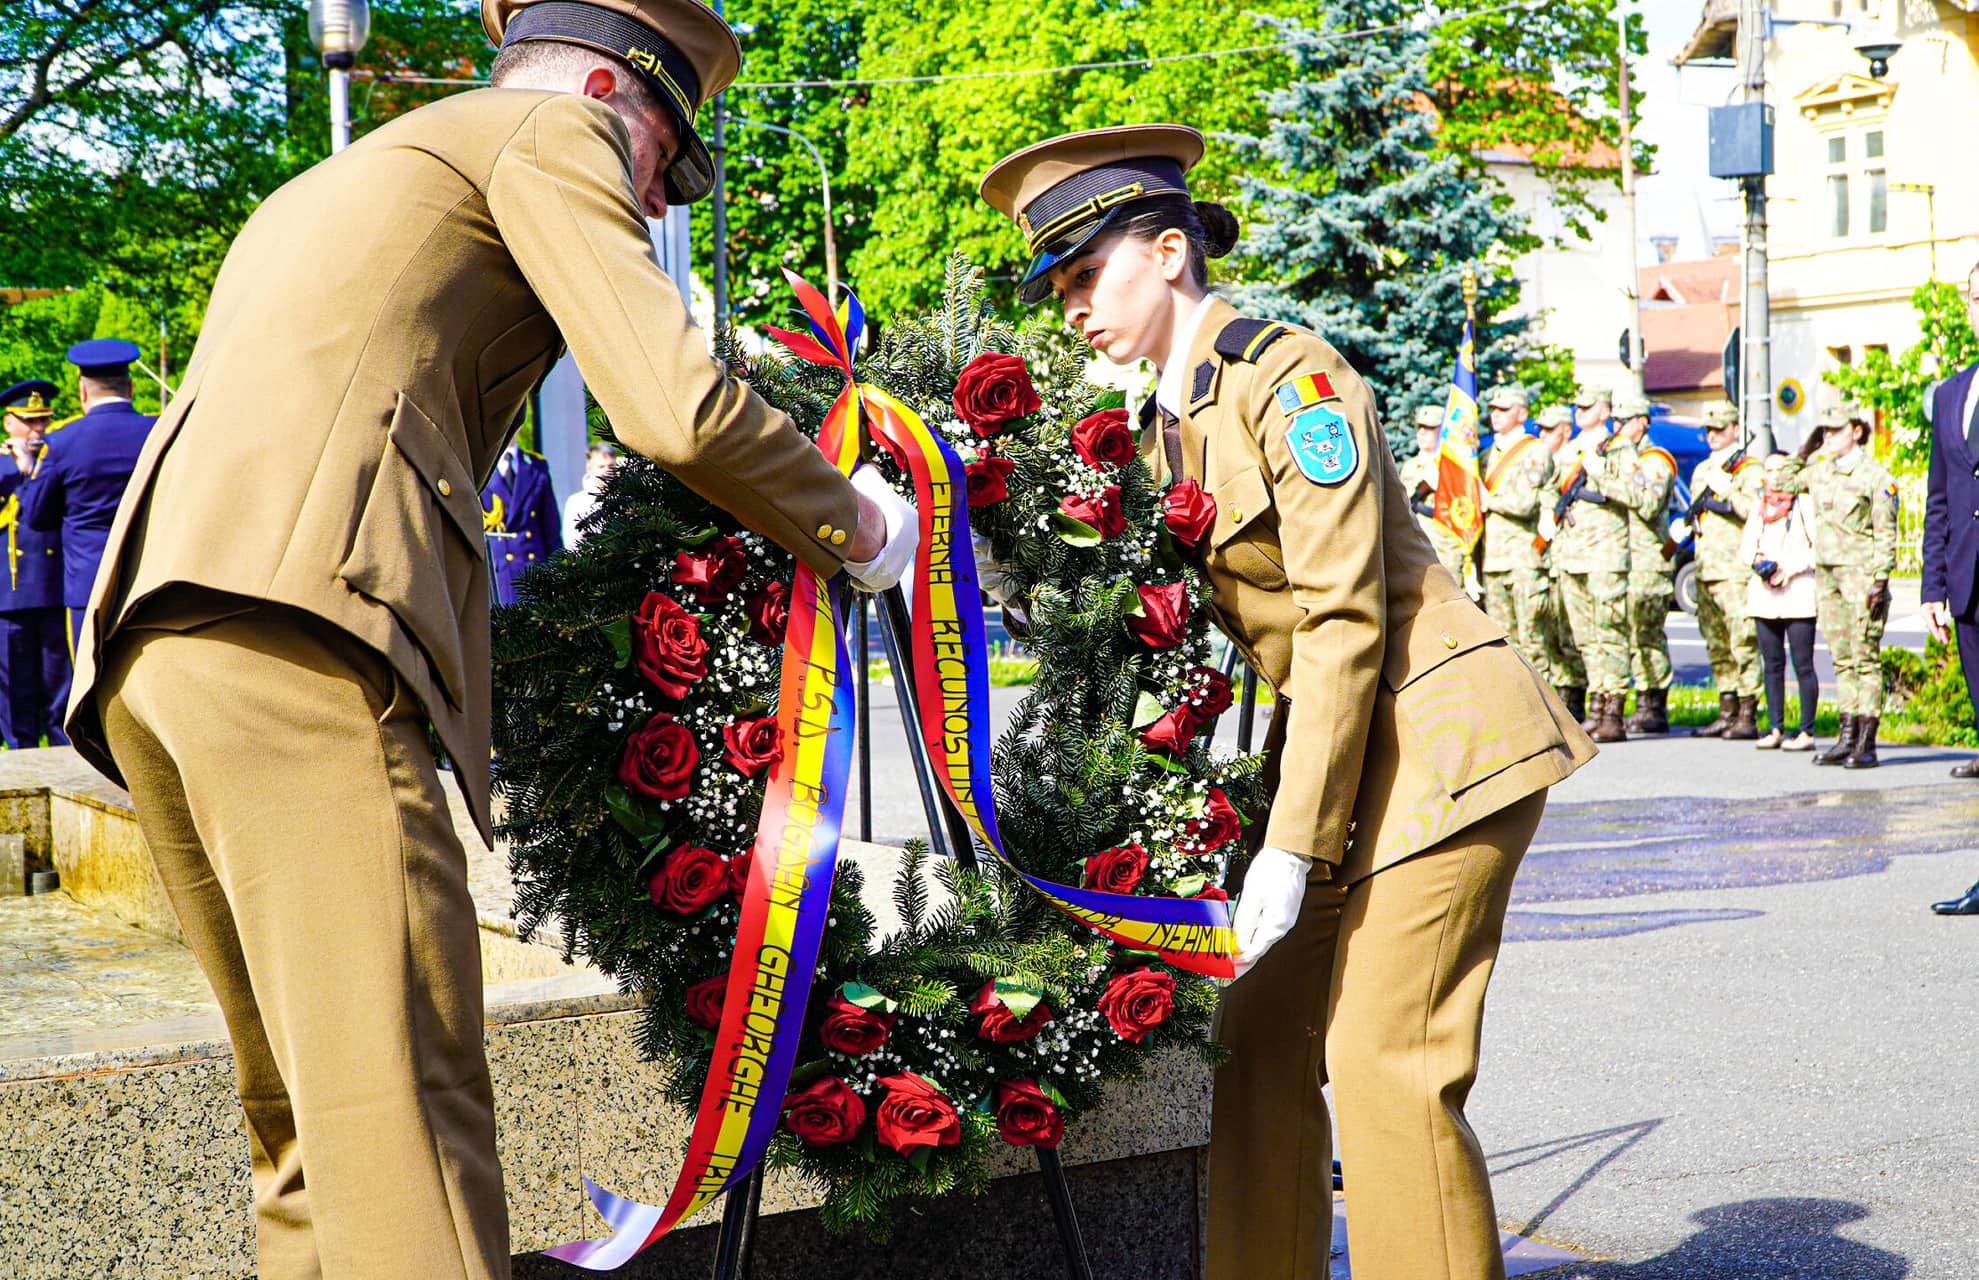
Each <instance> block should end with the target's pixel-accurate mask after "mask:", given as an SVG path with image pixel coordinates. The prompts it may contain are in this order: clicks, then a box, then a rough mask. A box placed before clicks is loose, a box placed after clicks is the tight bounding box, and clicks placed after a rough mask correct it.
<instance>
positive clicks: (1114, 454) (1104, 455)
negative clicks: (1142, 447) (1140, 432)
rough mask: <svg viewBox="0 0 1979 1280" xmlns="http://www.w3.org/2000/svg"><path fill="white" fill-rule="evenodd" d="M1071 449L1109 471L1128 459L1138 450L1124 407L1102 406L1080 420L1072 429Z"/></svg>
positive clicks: (1128, 460) (1094, 464)
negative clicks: (1108, 407) (1110, 407)
mask: <svg viewBox="0 0 1979 1280" xmlns="http://www.w3.org/2000/svg"><path fill="white" fill-rule="evenodd" d="M1072 452H1074V453H1076V454H1078V455H1079V456H1080V457H1081V458H1083V459H1084V460H1085V461H1086V462H1088V463H1090V464H1091V465H1093V466H1095V467H1101V468H1104V469H1106V470H1109V471H1110V470H1112V469H1113V468H1114V467H1117V466H1119V465H1121V464H1122V463H1125V462H1131V461H1133V459H1134V454H1135V453H1136V452H1137V450H1136V449H1135V447H1134V433H1133V432H1132V431H1130V430H1128V429H1127V411H1126V410H1125V409H1101V410H1100V411H1099V412H1098V413H1094V414H1088V415H1087V416H1086V417H1084V418H1081V419H1079V422H1078V425H1076V426H1074V427H1073V428H1072Z"/></svg>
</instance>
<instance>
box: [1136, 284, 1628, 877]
mask: <svg viewBox="0 0 1979 1280" xmlns="http://www.w3.org/2000/svg"><path fill="white" fill-rule="evenodd" d="M1267 329H1270V330H1276V331H1277V332H1275V333H1273V332H1267ZM1245 353H1248V354H1245ZM1183 385H1184V387H1185V389H1186V393H1187V406H1186V408H1185V410H1184V412H1183V413H1182V415H1181V440H1182V463H1183V471H1184V473H1185V474H1186V475H1187V476H1188V477H1189V478H1191V479H1194V480H1196V481H1197V482H1198V483H1199V484H1201V485H1202V486H1203V487H1204V489H1206V490H1207V491H1208V492H1209V493H1210V494H1211V495H1212V496H1213V497H1214V498H1215V500H1216V520H1215V523H1214V525H1213V526H1212V528H1211V531H1210V535H1209V539H1208V543H1207V548H1206V550H1205V553H1204V569H1205V571H1206V574H1207V576H1208V579H1209V582H1210V585H1211V587H1212V589H1213V591H1214V600H1213V604H1212V608H1213V609H1214V611H1215V616H1216V621H1217V624H1218V625H1219V626H1220V627H1221V628H1222V629H1223V630H1224V632H1225V633H1226V634H1228V635H1229V636H1230V637H1231V639H1232V640H1233V641H1234V642H1235V643H1236V644H1237V646H1238V648H1239V649H1240V650H1241V651H1242V652H1243V654H1244V656H1245V658H1246V659H1247V660H1248V661H1249V662H1250V663H1251V665H1252V666H1253V667H1254V668H1255V669H1256V670H1257V671H1258V673H1259V674H1260V675H1261V676H1263V678H1264V679H1265V680H1267V681H1269V682H1270V684H1271V685H1272V687H1273V688H1275V689H1276V690H1278V692H1279V693H1280V694H1281V695H1282V696H1283V697H1284V699H1286V701H1284V702H1281V704H1280V706H1279V710H1278V714H1277V715H1276V716H1275V717H1274V718H1273V721H1272V730H1271V737H1270V742H1271V744H1272V745H1273V746H1274V747H1275V748H1276V750H1275V759H1276V761H1277V773H1278V778H1277V782H1276V787H1275V791H1274V794H1273V799H1272V804H1271V813H1270V817H1269V818H1268V820H1267V822H1266V826H1265V831H1264V835H1263V843H1265V844H1267V845H1271V846H1274V847H1277V848H1281V849H1286V850H1289V851H1290V852H1292V853H1295V854H1300V855H1303V856H1306V857H1310V858H1315V859H1318V860H1321V861H1324V862H1327V863H1333V864H1338V865H1339V868H1340V869H1339V871H1337V872H1336V875H1337V876H1340V877H1344V878H1348V879H1351V878H1355V877H1358V876H1361V875H1365V874H1367V873H1369V872H1371V871H1376V870H1379V869H1380V868H1382V867H1385V866H1388V865H1389V864H1391V863H1394V862H1396V861H1399V860H1400V859H1402V858H1406V857H1408V856H1409V855H1410V854H1412V853H1416V852H1419V851H1421V850H1423V849H1426V848H1428V847H1429V846H1431V845H1433V844H1435V843H1436V842H1437V841H1439V840H1441V839H1443V838H1444V837H1445V836H1448V835H1450V834H1452V833H1454V832H1456V831H1458V830H1460V829H1462V828H1463V827H1465V826H1468V825H1469V824H1471V823H1472V822H1475V821H1476V820H1478V819H1479V818H1482V817H1484V816H1486V815H1488V814H1491V813H1494V812H1496V811H1498V810H1499V809H1502V808H1504V807H1505V806H1506V805H1508V804H1511V803H1512V802H1514V801H1516V800H1518V799H1520V798H1522V797H1524V796H1527V795H1530V794H1531V793H1532V792H1534V791H1537V790H1539V789H1541V788H1543V787H1547V786H1551V785H1552V784H1553V783H1556V782H1558V781H1560V780H1561V779H1562V778H1565V777H1566V776H1567V775H1569V774H1570V773H1572V772H1573V771H1574V770H1575V769H1576V768H1578V767H1579V766H1580V765H1581V764H1582V763H1584V762H1585V761H1587V760H1589V759H1591V758H1592V757H1593V755H1594V747H1593V744H1592V743H1591V742H1590V741H1589V740H1588V738H1587V735H1585V734H1584V733H1582V732H1581V731H1580V727H1579V726H1578V725H1577V724H1576V723H1575V722H1574V721H1573V719H1572V718H1571V717H1570V716H1569V715H1568V714H1567V711H1566V708H1565V707H1564V706H1563V705H1562V704H1561V702H1560V701H1559V699H1558V698H1556V697H1555V696H1554V695H1553V692H1552V690H1551V689H1549V688H1548V687H1547V684H1546V682H1545V680H1543V679H1542V678H1541V677H1540V676H1539V675H1537V674H1536V673H1535V672H1534V671H1533V669H1532V668H1531V667H1530V666H1529V665H1528V664H1527V663H1526V661H1525V659H1523V658H1522V657H1520V656H1519V654H1518V652H1517V650H1515V649H1513V648H1512V646H1511V645H1510V644H1509V643H1507V642H1506V639H1505V632H1504V629H1503V628H1501V627H1500V626H1499V625H1498V624H1497V623H1495V622H1493V621H1491V620H1490V619H1489V618H1488V617H1486V616H1485V615H1484V613H1483V612H1482V611H1481V610H1479V609H1478V607H1477V606H1476V605H1474V604H1472V603H1471V601H1470V599H1469V597H1467V596H1465V595H1464V593H1463V592H1462V591H1461V590H1460V589H1459V588H1458V586H1457V583H1456V581H1455V580H1454V579H1452V578H1451V576H1450V574H1449V573H1448V572H1447V571H1445V570H1444V568H1443V567H1442V566H1441V565H1440V564H1438V563H1437V560H1436V555H1435V552H1434V550H1433V549H1432V548H1431V547H1430V545H1429V541H1428V539H1426V538H1425V537H1424V536H1423V534H1422V531H1421V529H1420V528H1419V527H1418V526H1417V524H1416V521H1415V518H1414V513H1413V512H1411V511H1410V510H1409V505H1408V494H1407V493H1406V492H1405V491H1404V490H1403V488H1402V481H1401V477H1400V475H1399V474H1398V473H1397V471H1396V468H1395V463H1394V461H1393V459H1392V458H1391V457H1390V455H1389V453H1388V446H1387V442H1386V440H1385V438H1384V436H1383V434H1382V431H1381V427H1380V424H1379V422H1378V420H1377V417H1376V413H1375V407H1374V398H1373V396H1372V394H1371V393H1370V392H1369V390H1368V388H1367V386H1366V384H1365V383H1363V382H1362V381H1361V380H1360V378H1359V377H1358V376H1357V375H1356V374H1355V373H1354V371H1353V370H1352V369H1350V368H1349V367H1348V366H1347V363H1346V361H1344V360H1342V359H1341V358H1340V356H1339V353H1337V352H1336V351H1334V350H1333V348H1332V347H1330V346H1328V345H1327V344H1326V343H1325V342H1324V341H1322V340H1321V339H1320V338H1318V337H1317V336H1315V335H1314V334H1312V333H1309V332H1307V331H1305V330H1302V329H1297V328H1292V327H1289V326H1266V325H1264V324H1262V323H1260V322H1258V321H1248V320H1242V319H1240V318H1239V317H1238V315H1237V313H1236V312H1235V311H1234V310H1232V309H1231V307H1230V306H1229V305H1228V304H1227V303H1225V302H1223V301H1221V300H1217V301H1215V302H1213V303H1212V304H1211V305H1210V309H1209V310H1208V312H1207V313H1206V314H1205V316H1204V318H1203V322H1202V325H1201V327H1200V329H1199V330H1198V332H1197V336H1196V339H1195V341H1194V343H1193V344H1192V348H1191V350H1190V352H1189V354H1188V368H1187V370H1186V376H1185V379H1184V383H1183ZM1288 388H1289V390H1288ZM1288 406H1290V407H1288ZM1314 408H1323V409H1324V411H1325V412H1323V413H1320V414H1314V413H1313V412H1312V410H1313V409H1314ZM1154 417H1155V415H1154V412H1153V401H1152V399H1150V401H1149V402H1148V405H1147V406H1146V407H1144V409H1143V411H1142V424H1143V428H1144V430H1143V433H1142V442H1141V443H1142V456H1143V458H1144V459H1145V460H1146V461H1147V463H1148V465H1149V467H1150V468H1151V469H1153V471H1154V473H1155V479H1156V482H1157V483H1158V484H1160V485H1166V484H1168V483H1169V482H1170V480H1171V479H1172V478H1173V477H1172V476H1171V475H1170V473H1169V468H1168V465H1167V462H1166V459H1165V458H1164V456H1163V450H1162V446H1161V438H1160V431H1159V428H1158V425H1157V424H1156V423H1155V422H1154ZM1302 425H1303V428H1304V429H1306V430H1311V429H1312V428H1313V427H1315V426H1318V427H1319V428H1320V429H1321V430H1322V431H1331V430H1333V429H1335V428H1337V429H1339V430H1340V431H1341V437H1342V438H1341V439H1340V442H1339V443H1338V444H1337V445H1334V446H1327V448H1328V449H1329V450H1330V451H1326V452H1323V453H1321V454H1319V455H1317V456H1315V454H1314V452H1313V451H1312V449H1311V448H1310V447H1309V446H1310V441H1309V440H1308V447H1305V448H1303V449H1302V448H1301V446H1300V445H1299V444H1298V443H1296V442H1295V441H1294V439H1293V437H1292V435H1291V432H1292V431H1293V430H1294V429H1295V428H1300V427H1301V426H1302ZM1343 451H1345V452H1343ZM1349 458H1351V461H1352V466H1351V468H1346V467H1345V466H1344V463H1345V462H1346V461H1347V460H1348V459H1349ZM1315 469H1317V470H1318V471H1319V472H1320V474H1322V475H1323V476H1327V477H1329V479H1328V480H1327V481H1326V482H1321V481H1316V480H1314V479H1312V478H1310V476H1311V474H1312V472H1313V471H1314V470H1315Z"/></svg>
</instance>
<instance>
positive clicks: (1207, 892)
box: [1189, 884, 1230, 902]
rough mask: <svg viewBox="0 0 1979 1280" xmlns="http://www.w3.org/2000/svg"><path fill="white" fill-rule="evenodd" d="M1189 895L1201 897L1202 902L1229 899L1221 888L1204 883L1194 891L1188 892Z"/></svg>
mask: <svg viewBox="0 0 1979 1280" xmlns="http://www.w3.org/2000/svg"><path fill="white" fill-rule="evenodd" d="M1189 896H1190V897H1191V898H1201V899H1202V900H1203V901H1204V902H1228V901H1230V895H1229V894H1227V893H1225V892H1223V890H1222V889H1220V888H1218V887H1217V886H1216V885H1213V884H1206V885H1204V886H1203V887H1202V888H1201V889H1199V890H1198V891H1196V892H1195V893H1192V894H1190V895H1189Z"/></svg>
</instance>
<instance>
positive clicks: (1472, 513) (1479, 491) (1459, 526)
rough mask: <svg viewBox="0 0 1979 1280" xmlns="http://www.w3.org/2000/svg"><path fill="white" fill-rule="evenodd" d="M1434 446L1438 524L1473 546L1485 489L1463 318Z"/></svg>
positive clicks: (1472, 358) (1473, 364)
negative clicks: (1461, 337) (1480, 476)
mask: <svg viewBox="0 0 1979 1280" xmlns="http://www.w3.org/2000/svg"><path fill="white" fill-rule="evenodd" d="M1437 441H1438V443H1437V449H1436V523H1438V524H1440V525H1442V526H1443V527H1444V528H1445V529H1448V530H1449V531H1450V532H1451V533H1452V534H1453V535H1454V536H1455V537H1456V538H1457V539H1458V540H1459V541H1461V542H1462V543H1463V544H1464V545H1465V546H1467V547H1468V546H1473V545H1475V544H1476V542H1477V536H1478V534H1480V533H1482V532H1483V531H1484V512H1483V510H1482V509H1481V506H1480V503H1481V501H1482V498H1483V496H1484V487H1483V485H1482V484H1481V483H1480V482H1479V480H1478V475H1477V354H1476V349H1475V347H1474V346H1473V343H1472V340H1471V323H1470V321H1469V320H1466V321H1464V340H1463V343H1462V345H1460V346H1459V347H1458V348H1457V367H1456V370H1455V371H1454V372H1453V373H1452V374H1451V375H1450V398H1449V400H1448V402H1446V403H1445V405H1444V407H1443V429H1442V432H1441V433H1440V434H1439V435H1438V436H1437Z"/></svg>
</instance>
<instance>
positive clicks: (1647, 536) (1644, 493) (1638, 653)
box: [1615, 396, 1677, 733]
mask: <svg viewBox="0 0 1979 1280" xmlns="http://www.w3.org/2000/svg"><path fill="white" fill-rule="evenodd" d="M1624 409H1626V410H1627V412H1623V410H1624ZM1615 420H1616V422H1617V423H1618V424H1619V426H1618V427H1617V428H1616V430H1618V431H1619V432H1620V433H1621V434H1622V435H1623V436H1624V437H1625V438H1626V439H1627V440H1628V442H1629V443H1630V444H1631V445H1633V446H1635V450H1634V466H1633V468H1632V469H1631V471H1630V473H1629V476H1628V483H1627V485H1626V486H1625V488H1624V489H1623V491H1622V502H1623V504H1624V505H1626V506H1627V507H1628V509H1629V603H1628V611H1629V667H1630V670H1631V672H1632V674H1633V675H1634V676H1635V690H1636V694H1635V714H1634V715H1632V716H1630V717H1629V720H1628V729H1629V732H1630V733H1668V732H1669V731H1670V680H1671V678H1672V672H1671V667H1670V638H1669V635H1668V632H1667V627H1668V622H1669V617H1670V602H1671V600H1672V598H1673V597H1674V596H1675V594H1676V586H1675V583H1674V581H1673V577H1672V575H1673V574H1674V572H1675V568H1676V566H1675V564H1674V563H1673V562H1672V559H1671V553H1672V552H1673V551H1674V549H1675V548H1674V547H1673V546H1672V544H1671V542H1670V533H1669V509H1670V489H1671V487H1672V486H1673V485H1675V484H1676V481H1677V460H1676V459H1675V458H1673V457H1671V456H1670V455H1669V453H1668V451H1666V450H1663V449H1659V448H1657V447H1656V446H1655V445H1653V444H1650V443H1648V442H1647V439H1646V437H1647V436H1648V434H1649V402H1648V401H1646V400H1644V399H1642V398H1641V397H1640V396H1629V397H1626V399H1625V400H1618V401H1617V402H1616V405H1615Z"/></svg>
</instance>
